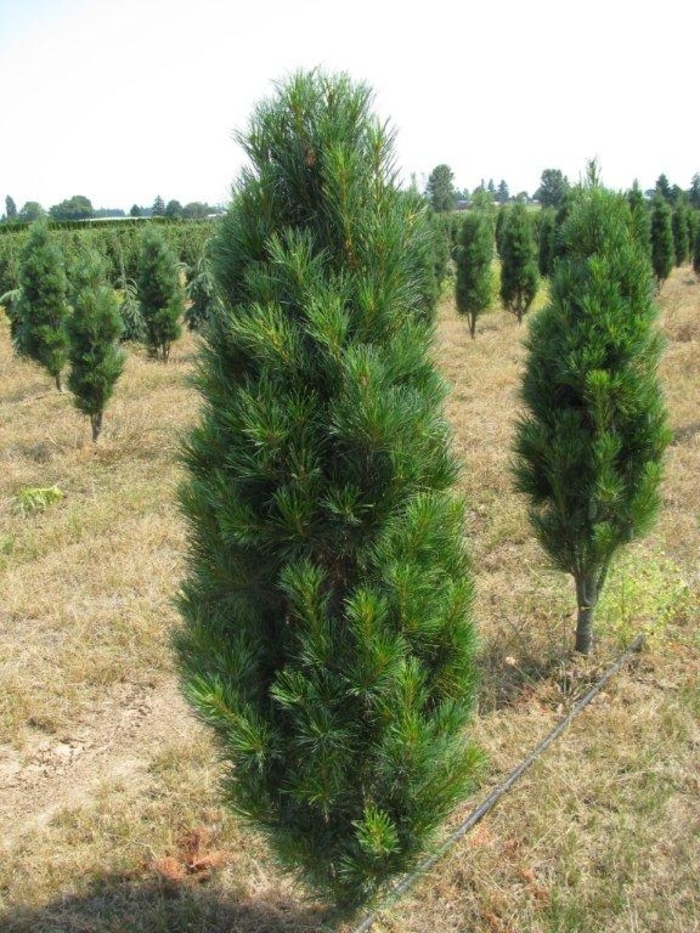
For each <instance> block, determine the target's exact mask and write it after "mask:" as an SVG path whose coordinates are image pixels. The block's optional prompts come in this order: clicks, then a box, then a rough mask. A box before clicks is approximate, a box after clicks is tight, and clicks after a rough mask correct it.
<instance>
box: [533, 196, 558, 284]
mask: <svg viewBox="0 0 700 933" xmlns="http://www.w3.org/2000/svg"><path fill="white" fill-rule="evenodd" d="M555 243H556V212H555V211H554V210H553V209H552V208H543V210H542V212H541V214H540V230H539V241H538V244H537V268H538V270H539V273H540V275H541V276H542V277H543V278H548V277H549V276H550V275H551V274H552V272H553V271H554V255H555V254H554V246H555Z"/></svg>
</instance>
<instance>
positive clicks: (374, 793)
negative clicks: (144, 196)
mask: <svg viewBox="0 0 700 933" xmlns="http://www.w3.org/2000/svg"><path fill="white" fill-rule="evenodd" d="M371 101H372V95H371V93H370V91H369V90H368V88H367V87H366V86H364V85H362V84H355V83H354V82H352V81H351V80H350V79H349V78H348V77H347V76H344V75H338V76H335V75H326V74H324V73H323V72H321V71H313V72H310V73H300V74H296V75H294V76H293V77H291V78H290V79H289V80H288V81H286V82H285V83H283V84H281V85H279V86H278V87H277V90H276V94H275V95H274V96H273V97H272V98H271V99H269V100H265V101H263V102H262V103H260V104H259V105H258V107H257V108H256V110H255V112H254V115H253V117H252V120H251V124H250V128H249V130H248V132H247V133H246V134H243V135H240V137H239V140H240V142H241V144H242V146H243V148H244V150H245V152H246V154H247V156H248V158H249V162H250V167H249V168H247V169H245V170H244V171H243V173H242V175H241V178H240V180H239V182H238V184H237V186H236V188H235V189H234V198H233V201H232V204H231V206H230V208H229V211H228V214H227V216H226V217H225V219H224V220H223V221H222V225H221V227H220V231H219V233H218V235H217V237H216V238H215V242H214V248H213V254H214V274H215V279H216V287H217V291H218V295H219V298H220V302H219V303H217V305H216V310H215V312H214V313H213V314H212V315H211V317H210V321H209V324H208V326H207V328H206V329H205V332H204V339H203V347H202V350H201V356H200V359H199V367H198V376H197V384H198V387H199V390H200V392H201V394H202V398H203V401H204V406H203V411H202V416H201V421H200V424H199V426H198V427H197V428H196V429H195V430H194V432H193V433H192V435H191V437H190V440H189V443H188V445H187V447H186V450H185V455H184V456H185V462H186V466H187V469H188V476H189V479H188V481H187V482H186V484H185V486H184V488H183V491H182V497H181V501H182V507H183V510H184V513H185V516H186V518H187V522H188V529H189V547H190V559H189V571H188V576H187V578H186V580H185V582H184V585H183V588H182V597H181V600H180V607H181V613H182V616H183V621H184V625H183V628H182V631H181V632H180V634H179V637H178V642H177V647H178V654H179V661H180V666H181V671H182V678H183V685H184V690H185V692H186V695H187V696H188V698H189V700H190V702H191V703H192V704H193V706H194V708H195V709H196V710H197V711H198V713H199V714H200V715H201V716H202V717H203V718H204V719H205V720H206V721H207V722H208V723H210V724H211V726H213V728H214V730H215V732H216V734H217V735H218V738H219V740H220V743H221V747H222V749H223V753H224V755H225V757H226V759H227V760H228V761H229V762H230V765H231V768H230V771H229V775H228V778H227V785H228V790H229V793H230V798H231V800H232V802H233V805H234V806H235V807H236V809H237V810H238V811H239V812H240V813H242V814H244V815H245V816H246V817H248V818H249V819H250V820H251V821H253V823H254V825H255V826H256V827H257V828H259V829H263V830H264V831H266V832H267V834H268V837H269V839H270V842H271V845H272V846H273V847H274V849H275V851H276V852H277V854H278V855H279V857H280V858H281V860H282V861H283V863H284V864H287V865H288V866H291V867H296V868H300V869H301V870H302V871H303V872H304V874H305V876H306V878H307V880H308V881H309V882H310V883H311V884H312V885H313V886H314V887H315V888H316V889H317V890H319V891H320V892H321V893H322V894H323V895H325V896H327V897H328V898H330V899H331V900H332V901H334V902H335V903H336V904H338V905H339V906H341V907H344V908H352V907H354V906H356V905H359V904H361V903H362V902H364V901H365V900H366V899H368V898H371V897H372V895H373V894H375V893H376V892H377V891H378V890H379V889H381V887H382V886H383V885H384V884H385V883H387V882H388V881H389V880H390V879H392V878H393V877H394V876H395V874H396V873H397V872H403V871H405V870H406V869H407V868H408V867H409V866H410V865H411V864H412V863H413V862H414V860H415V858H416V857H417V856H418V853H419V852H420V851H421V849H423V847H424V846H425V844H426V840H427V838H429V836H430V833H431V832H432V831H433V830H434V829H435V827H436V826H438V825H439V823H440V822H441V820H442V819H443V817H444V816H445V815H446V814H447V813H448V812H449V810H450V809H451V808H452V806H453V805H454V803H455V802H456V801H457V800H458V799H460V797H461V796H462V794H463V793H464V789H465V787H466V785H467V784H468V782H469V780H470V775H472V774H473V768H474V765H475V752H474V750H473V747H472V745H471V744H470V742H469V741H468V740H467V739H466V737H465V734H464V728H465V725H466V723H467V721H468V718H469V715H470V710H471V707H472V697H473V684H474V661H473V652H474V645H473V635H472V627H471V622H470V608H469V607H470V602H471V597H472V580H471V573H470V569H469V566H468V563H467V559H466V556H465V552H464V549H463V532H462V508H461V506H460V504H459V502H458V501H457V500H456V499H455V498H454V497H453V491H452V486H453V483H454V480H455V475H456V464H455V461H454V459H453V456H452V454H451V453H450V450H449V429H448V427H447V424H446V422H445V420H444V416H443V410H442V405H443V399H444V395H445V387H444V385H443V382H442V380H441V378H440V377H439V376H438V374H437V372H436V370H435V368H434V366H433V363H432V362H431V360H430V350H429V348H430V340H431V334H432V327H431V324H430V322H429V321H428V320H426V314H425V309H424V305H423V297H422V296H423V294H424V292H425V289H424V284H423V281H422V280H423V279H424V277H425V275H426V264H425V263H422V262H418V263H417V262H416V261H415V257H416V256H420V255H421V250H420V249H418V248H417V247H416V242H417V241H420V240H421V239H422V238H423V237H425V236H429V229H428V228H427V226H426V207H425V206H424V205H423V206H415V205H413V204H412V203H411V201H410V200H409V199H407V198H406V197H405V196H403V194H402V193H401V192H400V191H397V189H396V188H395V186H394V184H393V180H392V179H393V176H392V165H393V139H392V136H391V134H390V133H389V132H388V131H387V129H386V126H385V125H383V124H381V123H379V122H378V121H377V120H376V119H375V117H374V116H373V115H372V113H371Z"/></svg>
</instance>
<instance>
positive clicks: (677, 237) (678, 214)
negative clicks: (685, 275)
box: [671, 202, 690, 266]
mask: <svg viewBox="0 0 700 933" xmlns="http://www.w3.org/2000/svg"><path fill="white" fill-rule="evenodd" d="M688 214H689V210H688V207H687V206H686V205H685V204H684V203H682V202H681V203H680V204H678V206H677V207H676V208H675V209H674V211H673V214H672V216H671V229H672V231H673V252H674V256H675V260H676V265H677V266H682V265H683V264H684V263H686V262H688V259H689V256H690V242H689V238H688V237H689V231H688Z"/></svg>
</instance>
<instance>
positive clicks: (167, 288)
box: [136, 225, 184, 363]
mask: <svg viewBox="0 0 700 933" xmlns="http://www.w3.org/2000/svg"><path fill="white" fill-rule="evenodd" d="M136 291H137V294H138V300H139V305H140V308H141V317H142V319H143V326H144V329H145V332H146V346H147V347H148V352H149V353H150V355H151V356H153V357H157V358H159V359H161V360H162V361H163V362H164V363H167V361H168V357H169V356H170V346H171V344H172V342H173V341H174V340H177V339H178V337H179V336H180V334H181V333H182V324H181V322H180V319H181V317H182V314H183V311H184V296H183V290H182V287H181V285H180V271H179V268H178V263H177V259H176V257H175V255H174V254H173V253H172V251H171V250H170V247H169V246H168V244H167V242H166V240H165V237H164V236H163V233H162V231H161V230H159V229H158V228H157V227H153V226H150V225H149V226H148V227H147V228H146V230H144V233H143V238H142V240H141V251H140V253H139V265H138V273H137V276H136Z"/></svg>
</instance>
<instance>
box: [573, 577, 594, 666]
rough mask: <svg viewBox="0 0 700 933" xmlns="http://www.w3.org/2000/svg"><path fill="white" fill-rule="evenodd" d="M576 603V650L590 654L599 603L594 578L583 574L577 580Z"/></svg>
mask: <svg viewBox="0 0 700 933" xmlns="http://www.w3.org/2000/svg"><path fill="white" fill-rule="evenodd" d="M576 601H577V603H578V617H577V619H576V645H575V650H576V651H578V652H579V653H580V654H590V651H591V646H592V644H593V615H594V613H595V607H596V603H597V602H598V585H597V582H596V580H595V579H594V578H593V577H592V576H590V575H588V574H583V575H582V576H581V577H580V578H577V579H576Z"/></svg>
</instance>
